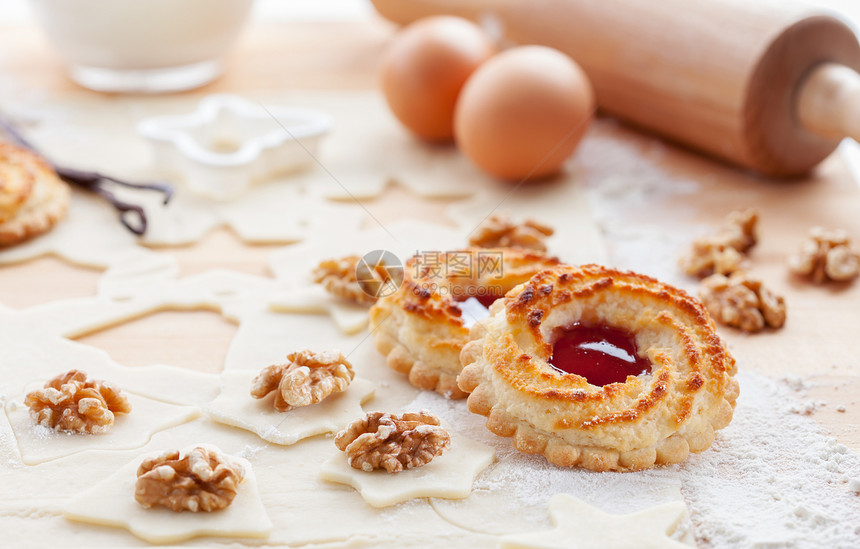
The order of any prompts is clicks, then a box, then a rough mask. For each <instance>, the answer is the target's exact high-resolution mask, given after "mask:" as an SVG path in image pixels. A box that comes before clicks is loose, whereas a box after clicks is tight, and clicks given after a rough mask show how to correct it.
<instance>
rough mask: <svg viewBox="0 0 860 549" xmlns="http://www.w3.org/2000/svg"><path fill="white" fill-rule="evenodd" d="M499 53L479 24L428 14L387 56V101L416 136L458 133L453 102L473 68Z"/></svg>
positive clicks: (435, 137)
mask: <svg viewBox="0 0 860 549" xmlns="http://www.w3.org/2000/svg"><path fill="white" fill-rule="evenodd" d="M494 53H496V48H495V45H494V44H493V42H492V40H491V39H490V37H489V36H488V35H487V34H486V33H485V32H484V31H483V30H481V28H480V27H478V26H477V25H475V24H474V23H471V22H470V21H467V20H466V19H462V18H459V17H451V16H438V17H427V18H425V19H421V20H420V21H417V22H415V23H413V24H412V25H409V26H408V27H406V28H405V29H403V30H402V31H400V33H399V34H398V35H397V36H395V37H394V39H393V40H392V42H391V44H390V46H389V47H388V50H387V51H386V52H385V55H384V58H383V60H382V70H381V77H382V91H383V92H384V93H385V99H386V100H387V101H388V106H389V107H391V110H392V111H393V112H394V115H395V116H396V117H397V118H398V119H399V120H400V122H402V123H403V125H404V126H406V127H407V128H409V129H410V130H412V131H413V132H414V133H415V134H416V135H417V136H419V137H421V138H424V139H428V140H432V141H446V140H450V139H451V138H453V136H454V107H455V105H456V103H457V96H458V95H459V94H460V89H461V88H462V87H463V84H464V83H465V82H466V80H467V79H468V78H469V75H471V74H472V72H474V70H475V69H476V68H477V67H478V65H480V64H481V63H483V62H484V61H486V60H487V59H489V58H490V57H491V56H492V55H493V54H494Z"/></svg>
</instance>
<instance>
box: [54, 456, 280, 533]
mask: <svg viewBox="0 0 860 549" xmlns="http://www.w3.org/2000/svg"><path fill="white" fill-rule="evenodd" d="M194 446H204V447H206V446H208V447H210V448H211V446H210V445H206V444H198V445H194ZM194 446H189V447H188V448H185V449H184V450H182V454H183V455H184V454H185V453H186V452H187V451H188V450H190V449H191V448H193V447H194ZM159 454H161V452H154V453H151V454H147V455H145V456H140V457H138V458H135V459H134V460H132V461H131V462H130V463H128V464H127V465H125V466H123V467H121V468H120V469H118V470H117V471H116V472H115V473H113V474H112V475H110V476H108V477H107V478H106V479H104V480H103V481H101V482H99V483H98V484H96V485H95V486H93V487H92V488H90V489H88V490H86V491H84V492H82V493H81V494H79V495H77V496H75V497H73V498H71V499H70V500H69V501H68V502H67V503H66V504H65V505H64V506H63V514H64V515H65V517H66V518H67V519H69V520H74V521H78V522H86V523H90V524H98V525H104V526H115V527H118V528H125V529H127V530H128V531H129V532H131V533H132V534H134V535H135V536H137V537H139V538H141V539H143V540H146V541H148V542H150V543H175V542H179V541H182V540H186V539H189V538H194V537H199V536H225V537H230V538H233V537H242V538H265V537H267V536H268V535H269V532H270V531H271V530H272V521H271V520H269V516H268V514H267V513H266V508H265V507H264V506H263V501H262V500H261V499H260V493H259V488H258V486H257V478H256V477H255V476H254V470H253V468H252V467H251V463H250V462H249V461H248V460H246V459H244V458H240V457H235V456H234V457H233V459H235V460H237V461H239V462H240V463H241V464H242V466H243V467H244V469H245V479H244V480H243V481H242V484H240V485H239V490H238V492H237V493H236V497H235V498H234V499H233V502H232V503H231V504H230V506H229V507H227V508H226V509H222V510H220V511H217V512H214V513H190V512H182V513H175V512H173V511H170V510H169V509H165V508H162V507H156V508H152V509H144V508H143V507H141V506H140V504H138V503H137V501H135V499H134V486H135V482H136V481H137V468H138V466H139V465H140V463H141V462H142V461H143V460H144V459H146V458H148V457H154V456H157V455H159Z"/></svg>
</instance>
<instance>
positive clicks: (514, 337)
mask: <svg viewBox="0 0 860 549" xmlns="http://www.w3.org/2000/svg"><path fill="white" fill-rule="evenodd" d="M471 338H472V340H471V341H470V342H469V343H468V344H467V345H465V346H464V348H463V351H462V353H461V355H460V358H461V361H462V364H463V370H462V372H461V374H460V376H459V379H458V383H459V387H460V389H461V390H462V391H463V392H466V393H470V395H469V400H468V406H469V409H470V410H471V411H472V412H474V413H477V414H480V415H483V416H486V417H487V428H488V429H489V430H490V431H492V432H494V433H496V434H498V435H501V436H506V437H513V439H514V446H516V448H517V449H518V450H520V451H522V452H525V453H533V454H543V455H544V456H545V457H546V458H547V460H549V461H550V462H551V463H553V464H556V465H560V466H565V467H584V468H586V469H591V470H594V471H635V470H640V469H646V468H648V467H651V466H653V465H663V464H671V463H678V462H680V461H682V460H684V459H685V458H686V457H687V456H688V455H689V453H690V452H701V451H703V450H705V449H707V448H708V447H710V445H711V443H712V442H713V440H714V433H715V432H716V431H717V430H719V429H722V428H724V427H725V426H727V425H728V424H729V422H730V421H731V419H732V414H733V411H734V406H735V400H736V399H737V396H738V390H739V388H738V383H737V381H736V380H735V379H734V375H735V373H736V365H735V360H734V359H733V358H732V356H731V355H730V354H729V352H728V350H727V349H726V346H725V344H724V343H723V341H722V340H721V339H720V337H719V336H718V335H717V334H716V332H715V326H714V323H713V321H712V320H711V318H710V316H709V315H708V312H707V310H706V309H705V307H704V306H703V305H702V304H701V302H699V301H698V300H697V299H695V298H693V297H691V296H689V295H688V294H687V293H686V292H684V291H683V290H680V289H677V288H674V287H672V286H670V285H668V284H664V283H661V282H658V281H657V280H654V279H652V278H649V277H647V276H643V275H640V274H636V273H632V272H622V271H618V270H614V269H609V268H606V267H601V266H598V265H586V266H583V267H569V266H559V267H557V268H554V269H552V270H548V271H543V272H541V273H538V274H536V275H535V276H534V277H532V278H531V279H530V280H529V281H528V282H526V283H524V284H522V285H520V286H518V287H516V288H514V289H513V290H511V291H510V292H508V293H507V294H506V296H505V298H504V299H502V300H499V301H497V302H496V303H494V304H493V305H492V306H491V307H490V317H489V318H488V319H487V320H486V321H485V322H482V323H480V324H476V325H475V326H473V328H472V330H471Z"/></svg>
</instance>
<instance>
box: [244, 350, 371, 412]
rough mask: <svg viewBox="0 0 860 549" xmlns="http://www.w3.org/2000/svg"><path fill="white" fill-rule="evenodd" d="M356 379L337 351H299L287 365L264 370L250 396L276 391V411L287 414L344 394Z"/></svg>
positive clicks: (262, 396)
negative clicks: (335, 394)
mask: <svg viewBox="0 0 860 549" xmlns="http://www.w3.org/2000/svg"><path fill="white" fill-rule="evenodd" d="M354 377H355V371H354V370H353V368H352V364H350V363H349V361H348V360H347V359H346V357H344V356H343V355H342V354H341V353H340V352H338V351H324V352H322V353H315V352H313V351H308V350H305V351H298V352H295V353H290V354H289V355H287V363H286V364H274V365H272V366H268V367H266V368H264V369H263V371H262V372H260V374H259V375H258V376H257V377H255V378H254V381H253V382H252V384H251V396H252V397H254V398H264V397H265V396H266V395H268V394H269V393H271V392H272V391H275V409H276V410H278V411H279V412H288V411H290V410H292V409H293V408H298V407H301V406H309V405H311V404H316V403H317V402H321V401H323V400H324V399H325V398H327V397H328V396H329V395H331V394H333V393H341V392H343V391H345V390H346V388H347V387H349V384H350V383H351V382H352V380H353V378H354Z"/></svg>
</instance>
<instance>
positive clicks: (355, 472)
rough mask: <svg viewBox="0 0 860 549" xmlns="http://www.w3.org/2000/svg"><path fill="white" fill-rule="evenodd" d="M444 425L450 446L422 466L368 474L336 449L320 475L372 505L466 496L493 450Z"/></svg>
mask: <svg viewBox="0 0 860 549" xmlns="http://www.w3.org/2000/svg"><path fill="white" fill-rule="evenodd" d="M443 425H444V424H443ZM444 426H445V427H446V428H448V432H449V433H450V434H451V447H450V449H448V450H447V451H446V452H445V453H444V454H442V455H441V456H437V457H436V458H434V459H433V461H431V462H430V463H428V464H427V465H425V466H423V467H418V468H417V469H407V470H405V471H401V472H399V473H393V474H392V473H387V472H385V471H382V470H376V471H372V472H370V473H367V472H364V471H361V470H359V469H353V468H352V467H350V466H349V463H347V459H346V454H344V453H343V452H337V454H336V455H335V456H333V457H332V458H331V459H329V460H327V461H326V462H325V463H323V465H322V468H321V469H320V476H321V478H322V479H323V480H326V481H329V482H337V483H341V484H348V485H350V486H352V487H353V488H355V489H356V490H357V491H358V492H359V493H360V494H361V497H362V498H364V500H365V501H366V502H367V503H369V504H370V505H372V506H373V507H387V506H389V505H394V504H396V503H402V502H404V501H407V500H410V499H414V498H425V497H438V498H453V499H457V498H465V497H467V496H468V495H469V494H470V493H471V492H472V483H473V482H474V481H475V478H476V477H477V476H478V474H479V473H480V472H481V471H483V470H484V469H486V468H487V467H488V466H489V465H490V464H491V463H492V462H493V459H495V451H494V450H493V449H492V448H490V447H489V446H487V445H485V444H481V443H480V442H475V441H473V440H470V439H468V438H466V437H464V436H462V435H459V434H457V433H456V432H454V431H452V430H451V429H450V426H448V425H444Z"/></svg>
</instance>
